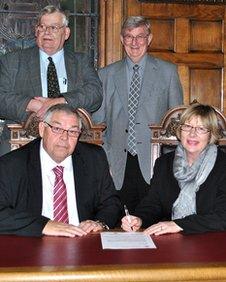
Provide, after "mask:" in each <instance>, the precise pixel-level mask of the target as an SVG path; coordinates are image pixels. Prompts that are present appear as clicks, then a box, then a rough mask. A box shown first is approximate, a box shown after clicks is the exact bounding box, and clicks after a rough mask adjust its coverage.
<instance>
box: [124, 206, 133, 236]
mask: <svg viewBox="0 0 226 282" xmlns="http://www.w3.org/2000/svg"><path fill="white" fill-rule="evenodd" d="M124 211H125V215H126V217H127V219H128V222H129V225H130V228H131V230H132V231H133V228H132V227H131V217H130V214H129V210H128V208H127V206H126V205H124Z"/></svg>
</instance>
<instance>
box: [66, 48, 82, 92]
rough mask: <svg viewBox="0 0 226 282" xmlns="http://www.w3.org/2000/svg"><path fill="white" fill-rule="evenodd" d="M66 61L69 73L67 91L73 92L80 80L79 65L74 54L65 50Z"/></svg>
mask: <svg viewBox="0 0 226 282" xmlns="http://www.w3.org/2000/svg"><path fill="white" fill-rule="evenodd" d="M64 60H65V68H66V72H67V81H68V82H67V83H68V84H67V89H68V91H72V90H73V89H74V86H73V85H75V84H76V83H77V81H78V80H79V77H78V65H77V63H76V61H75V57H74V56H73V54H72V52H70V51H69V50H67V49H64Z"/></svg>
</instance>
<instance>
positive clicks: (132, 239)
mask: <svg viewBox="0 0 226 282" xmlns="http://www.w3.org/2000/svg"><path fill="white" fill-rule="evenodd" d="M100 236H101V243H102V248H103V249H115V250H116V249H155V248H156V246H155V244H154V242H153V240H152V239H151V237H150V236H149V235H147V234H144V233H143V232H101V233H100Z"/></svg>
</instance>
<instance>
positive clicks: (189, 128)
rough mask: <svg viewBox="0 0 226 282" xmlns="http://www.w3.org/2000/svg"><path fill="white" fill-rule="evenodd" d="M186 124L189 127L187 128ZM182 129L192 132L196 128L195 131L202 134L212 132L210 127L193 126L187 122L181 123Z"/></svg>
mask: <svg viewBox="0 0 226 282" xmlns="http://www.w3.org/2000/svg"><path fill="white" fill-rule="evenodd" d="M184 126H187V129H185V127H184ZM180 129H181V130H182V131H184V132H191V131H192V130H193V129H195V133H196V134H200V135H202V134H207V133H208V132H210V130H209V129H208V128H206V127H202V126H192V125H190V124H186V123H184V124H181V125H180Z"/></svg>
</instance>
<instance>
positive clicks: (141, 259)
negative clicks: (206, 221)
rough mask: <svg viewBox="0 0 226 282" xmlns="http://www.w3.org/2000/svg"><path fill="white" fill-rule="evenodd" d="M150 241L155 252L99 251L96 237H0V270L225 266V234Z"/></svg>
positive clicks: (98, 238) (176, 236)
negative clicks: (3, 268)
mask: <svg viewBox="0 0 226 282" xmlns="http://www.w3.org/2000/svg"><path fill="white" fill-rule="evenodd" d="M152 238H153V240H154V242H155V244H156V246H157V249H146V250H102V247H101V240H100V234H91V235H88V236H86V237H82V238H78V237H76V238H63V237H47V236H44V237H42V238H28V237H17V236H0V250H1V255H0V267H27V266H28V267H41V266H88V265H98V266H102V265H114V264H117V265H125V264H127V265H130V264H131V265H132V264H138V265H139V264H165V263H166V264H171V263H172V264H175V263H179V264H190V263H201V264H202V263H222V262H225V263H226V232H219V233H206V234H201V235H181V234H171V235H163V236H159V237H157V236H154V237H152Z"/></svg>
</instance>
